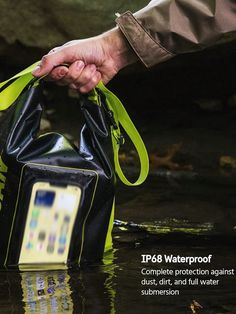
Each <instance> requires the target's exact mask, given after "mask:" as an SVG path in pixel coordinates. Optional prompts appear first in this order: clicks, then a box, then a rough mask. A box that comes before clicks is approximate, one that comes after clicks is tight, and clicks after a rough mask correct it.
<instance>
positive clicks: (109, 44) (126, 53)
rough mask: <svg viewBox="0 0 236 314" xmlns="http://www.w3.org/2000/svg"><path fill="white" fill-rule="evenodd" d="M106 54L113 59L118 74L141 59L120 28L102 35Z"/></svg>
mask: <svg viewBox="0 0 236 314" xmlns="http://www.w3.org/2000/svg"><path fill="white" fill-rule="evenodd" d="M101 39H102V41H103V47H104V50H105V54H106V55H108V56H109V57H111V58H112V60H113V62H114V63H115V66H116V68H117V72H118V71H119V70H121V69H122V68H124V67H126V66H128V65H130V64H133V63H135V62H137V61H138V60H139V59H138V57H137V55H136V54H135V52H134V51H133V49H132V48H131V46H130V45H129V43H128V41H127V40H126V38H125V36H124V35H123V34H122V32H121V31H120V29H119V28H118V27H116V28H114V29H112V30H110V31H108V32H106V33H104V34H102V35H101Z"/></svg>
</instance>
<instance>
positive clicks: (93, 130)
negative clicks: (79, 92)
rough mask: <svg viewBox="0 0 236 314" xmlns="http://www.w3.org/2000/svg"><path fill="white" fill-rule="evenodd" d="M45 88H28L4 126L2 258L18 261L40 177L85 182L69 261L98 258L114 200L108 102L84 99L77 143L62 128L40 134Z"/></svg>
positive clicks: (57, 182) (0, 140)
mask: <svg viewBox="0 0 236 314" xmlns="http://www.w3.org/2000/svg"><path fill="white" fill-rule="evenodd" d="M40 94H41V92H40V88H39V87H38V86H37V87H30V88H28V89H27V90H25V91H24V92H23V93H22V94H21V95H20V97H19V98H18V99H17V100H16V102H15V104H14V105H13V106H12V107H11V108H10V109H9V111H8V112H7V113H6V115H5V116H4V120H3V121H2V123H1V127H0V132H1V133H0V150H1V164H2V169H1V170H4V169H5V170H6V171H3V172H1V175H2V178H3V176H4V179H3V181H4V182H3V183H4V186H3V188H2V190H1V192H2V195H3V197H2V199H1V212H0V215H1V216H0V236H1V244H0V245H1V247H0V252H1V255H0V264H1V265H6V266H8V267H11V266H13V267H14V266H17V265H18V261H19V255H20V251H21V246H22V239H23V232H24V229H25V223H26V217H27V211H28V207H29V201H30V195H31V193H30V192H31V191H32V187H33V185H34V184H35V183H36V182H49V183H50V184H52V185H59V186H63V185H68V184H71V185H75V186H79V187H80V189H81V199H80V204H79V208H78V210H77V214H76V218H75V222H74V227H73V231H72V235H71V240H70V248H69V254H68V261H67V263H68V264H69V265H70V264H73V263H81V262H87V261H96V260H98V259H101V258H102V255H103V252H104V247H105V242H106V236H107V230H108V225H109V220H110V216H111V210H112V204H113V200H114V179H115V176H114V162H113V148H112V141H111V132H110V127H111V121H110V119H109V116H108V113H107V111H108V108H107V106H106V104H105V103H104V101H100V104H99V105H96V104H95V103H94V102H92V101H90V100H89V99H88V97H84V98H83V99H82V100H81V101H80V105H81V112H82V114H83V115H84V118H85V125H84V126H83V128H82V130H81V133H80V145H79V147H76V146H75V145H73V144H71V143H70V142H69V141H68V140H67V139H66V138H65V137H64V136H63V135H60V134H58V133H47V134H44V135H41V136H38V131H39V126H40V118H41V113H42V106H41V103H40V99H41V96H40ZM100 99H101V98H100ZM3 168H4V169H3ZM41 228H43V226H41ZM35 236H37V234H35ZM57 237H59V235H57ZM29 253H30V250H29ZM39 254H40V252H39ZM49 262H50V259H49Z"/></svg>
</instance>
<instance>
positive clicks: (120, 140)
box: [113, 130, 125, 146]
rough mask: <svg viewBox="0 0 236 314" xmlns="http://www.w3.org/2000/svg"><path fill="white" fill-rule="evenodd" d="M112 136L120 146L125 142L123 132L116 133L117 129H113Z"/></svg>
mask: <svg viewBox="0 0 236 314" xmlns="http://www.w3.org/2000/svg"><path fill="white" fill-rule="evenodd" d="M113 136H114V138H115V140H116V143H117V145H119V146H122V145H124V143H125V137H124V135H123V134H121V133H118V131H115V130H114V131H113Z"/></svg>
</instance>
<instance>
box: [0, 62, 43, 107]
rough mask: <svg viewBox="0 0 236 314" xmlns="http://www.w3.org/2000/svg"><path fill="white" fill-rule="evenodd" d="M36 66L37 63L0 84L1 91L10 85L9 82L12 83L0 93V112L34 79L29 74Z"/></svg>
mask: <svg viewBox="0 0 236 314" xmlns="http://www.w3.org/2000/svg"><path fill="white" fill-rule="evenodd" d="M37 64H39V62H36V63H34V64H32V65H31V66H29V67H28V68H26V69H25V70H23V71H21V72H19V73H18V74H16V75H14V76H13V77H11V78H10V79H8V80H6V81H4V82H2V83H0V89H2V88H4V87H5V86H6V85H7V84H9V83H11V81H13V82H12V83H11V84H10V85H9V86H7V87H5V88H4V89H3V90H2V91H1V92H0V111H1V110H6V109H7V108H9V107H10V106H11V105H12V104H13V103H14V101H15V100H16V99H17V98H18V97H19V95H20V94H21V93H22V91H23V89H24V88H25V87H26V86H27V85H28V84H29V82H30V81H32V80H33V79H35V77H34V76H33V75H32V74H31V72H32V71H33V69H34V68H35V67H36V66H37ZM39 80H40V79H38V80H37V79H36V81H39Z"/></svg>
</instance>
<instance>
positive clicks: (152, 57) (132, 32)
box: [115, 11, 174, 67]
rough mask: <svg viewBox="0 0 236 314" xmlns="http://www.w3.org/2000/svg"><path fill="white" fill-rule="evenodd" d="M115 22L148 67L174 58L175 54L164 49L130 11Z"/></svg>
mask: <svg viewBox="0 0 236 314" xmlns="http://www.w3.org/2000/svg"><path fill="white" fill-rule="evenodd" d="M115 21H116V23H117V25H118V27H119V29H120V30H121V32H122V33H123V34H124V36H125V37H126V39H127V40H128V42H129V44H130V45H131V47H132V48H133V50H134V52H135V53H136V54H137V56H138V57H139V59H140V60H141V61H142V62H143V64H144V65H145V66H146V67H151V66H153V65H156V64H158V63H161V62H164V61H166V60H168V59H170V58H172V57H174V54H172V53H171V52H169V51H167V50H166V49H165V48H164V47H162V46H161V44H160V43H159V42H157V41H156V40H155V39H154V38H153V37H152V36H151V35H150V34H149V33H148V31H147V29H145V28H144V27H143V26H142V25H141V24H140V23H139V22H138V20H137V19H136V18H135V17H134V16H133V14H132V13H131V12H130V11H127V12H125V13H123V14H121V15H119V17H118V18H116V20H115Z"/></svg>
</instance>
